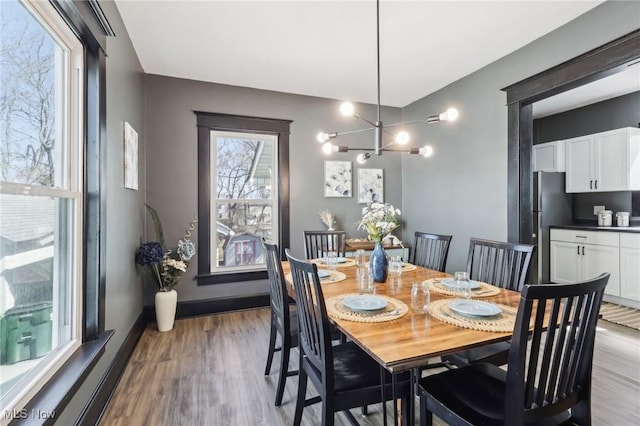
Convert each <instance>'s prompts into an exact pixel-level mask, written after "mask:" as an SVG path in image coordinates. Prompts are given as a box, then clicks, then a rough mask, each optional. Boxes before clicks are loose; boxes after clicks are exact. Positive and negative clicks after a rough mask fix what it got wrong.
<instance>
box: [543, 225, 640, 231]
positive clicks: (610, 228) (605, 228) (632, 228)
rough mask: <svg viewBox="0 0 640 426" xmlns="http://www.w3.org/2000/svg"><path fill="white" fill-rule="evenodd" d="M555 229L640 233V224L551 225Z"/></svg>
mask: <svg viewBox="0 0 640 426" xmlns="http://www.w3.org/2000/svg"><path fill="white" fill-rule="evenodd" d="M549 228H555V229H580V230H583V231H607V232H632V233H640V226H597V225H551V226H549Z"/></svg>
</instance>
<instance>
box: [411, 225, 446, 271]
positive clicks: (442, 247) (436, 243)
mask: <svg viewBox="0 0 640 426" xmlns="http://www.w3.org/2000/svg"><path fill="white" fill-rule="evenodd" d="M450 245H451V235H438V234H429V233H427V232H416V233H415V236H414V238H413V251H412V253H411V258H410V262H411V263H413V264H414V265H417V266H422V267H424V268H429V269H435V270H436V271H440V272H444V270H445V268H446V266H447V257H448V255H449V246H450Z"/></svg>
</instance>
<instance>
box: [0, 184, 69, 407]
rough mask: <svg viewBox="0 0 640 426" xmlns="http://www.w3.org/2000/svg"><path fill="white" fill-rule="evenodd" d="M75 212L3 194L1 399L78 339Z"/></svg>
mask: <svg viewBox="0 0 640 426" xmlns="http://www.w3.org/2000/svg"><path fill="white" fill-rule="evenodd" d="M74 209H75V206H74V201H73V200H72V199H56V198H51V197H41V196H30V195H9V194H0V397H5V396H6V395H7V393H8V392H9V391H10V389H11V388H12V387H14V386H15V385H16V384H18V383H19V381H20V379H22V378H23V377H25V376H26V375H27V374H28V373H29V372H30V371H32V370H36V369H37V368H38V365H39V364H40V363H41V362H42V363H43V364H44V362H43V359H44V357H45V356H46V355H47V354H49V353H50V352H51V351H52V350H54V349H55V348H56V347H58V346H61V345H64V344H65V343H67V342H69V341H70V339H71V337H72V327H71V324H72V318H71V308H72V300H73V297H72V294H73V288H72V285H73V284H72V283H73V282H74V281H75V280H74V271H75V267H76V266H77V265H74V264H73V260H72V259H73V256H72V253H73V244H74V243H73V241H75V240H74V235H73V232H72V229H73V227H72V226H71V225H72V223H71V221H70V219H69V218H71V217H74V214H73V210H74Z"/></svg>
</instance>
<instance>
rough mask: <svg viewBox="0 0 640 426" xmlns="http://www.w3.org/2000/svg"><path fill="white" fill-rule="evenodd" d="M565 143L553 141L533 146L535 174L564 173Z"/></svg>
mask: <svg viewBox="0 0 640 426" xmlns="http://www.w3.org/2000/svg"><path fill="white" fill-rule="evenodd" d="M564 154H565V149H564V141H553V142H546V143H541V144H537V145H534V146H533V171H534V172H564V169H565V161H564Z"/></svg>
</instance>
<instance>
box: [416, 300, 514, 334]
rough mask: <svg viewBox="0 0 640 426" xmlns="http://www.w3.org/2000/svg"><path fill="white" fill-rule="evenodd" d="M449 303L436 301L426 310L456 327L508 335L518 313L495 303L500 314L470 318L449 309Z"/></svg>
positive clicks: (447, 301)
mask: <svg viewBox="0 0 640 426" xmlns="http://www.w3.org/2000/svg"><path fill="white" fill-rule="evenodd" d="M449 302H451V299H441V300H436V301H434V302H431V303H430V304H429V307H428V308H427V310H428V312H429V314H430V315H431V316H432V317H434V318H436V319H439V320H440V321H442V322H446V323H449V324H452V325H455V326H458V327H463V328H470V329H472V330H479V331H491V332H495V333H509V332H512V331H513V325H514V324H515V321H516V313H517V311H518V309H517V308H512V307H511V306H506V305H502V304H500V303H495V305H496V306H497V307H499V308H500V309H502V313H500V314H498V315H495V316H492V317H474V318H470V317H466V316H464V315H459V314H457V313H456V312H454V311H452V310H451V309H449Z"/></svg>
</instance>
